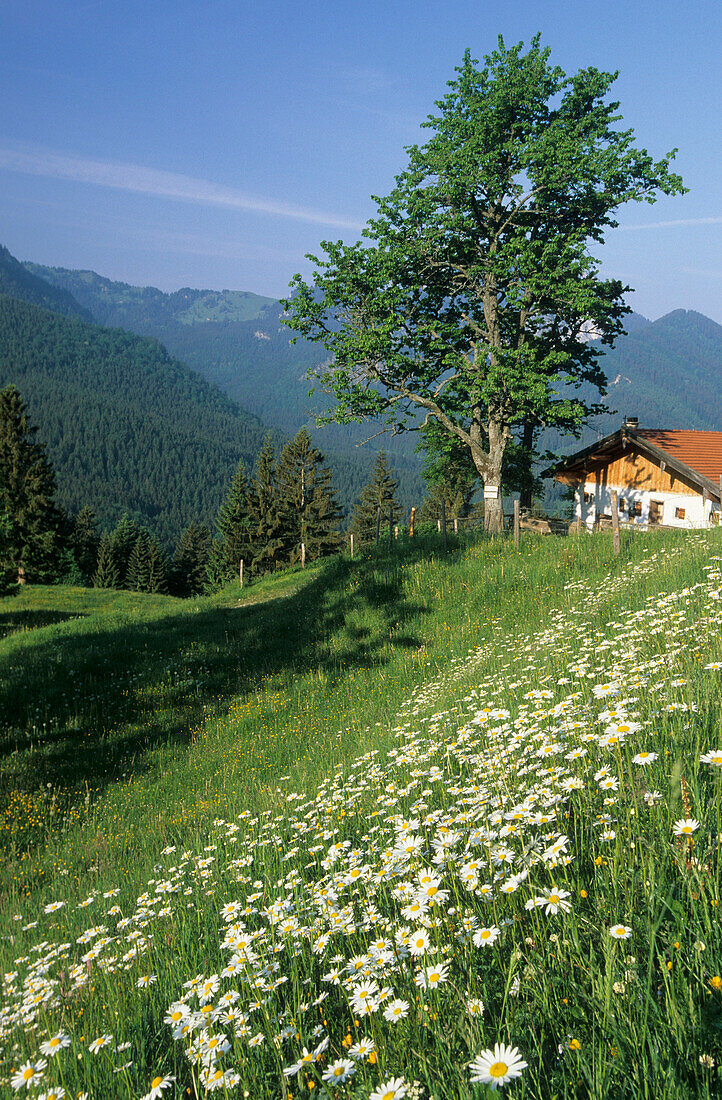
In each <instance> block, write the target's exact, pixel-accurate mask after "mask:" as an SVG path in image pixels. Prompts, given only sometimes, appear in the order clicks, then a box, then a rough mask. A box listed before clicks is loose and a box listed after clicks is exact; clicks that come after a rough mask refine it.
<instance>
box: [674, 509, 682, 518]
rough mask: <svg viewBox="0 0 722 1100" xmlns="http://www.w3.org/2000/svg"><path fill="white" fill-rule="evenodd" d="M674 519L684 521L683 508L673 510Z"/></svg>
mask: <svg viewBox="0 0 722 1100" xmlns="http://www.w3.org/2000/svg"><path fill="white" fill-rule="evenodd" d="M674 518H675V519H684V508H675V510H674Z"/></svg>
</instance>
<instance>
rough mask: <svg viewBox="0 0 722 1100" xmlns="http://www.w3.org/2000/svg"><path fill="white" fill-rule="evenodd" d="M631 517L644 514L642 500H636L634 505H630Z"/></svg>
mask: <svg viewBox="0 0 722 1100" xmlns="http://www.w3.org/2000/svg"><path fill="white" fill-rule="evenodd" d="M629 514H630V516H641V514H642V502H641V500H635V501H634V503H633V504H630V505H629Z"/></svg>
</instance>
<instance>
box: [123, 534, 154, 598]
mask: <svg viewBox="0 0 722 1100" xmlns="http://www.w3.org/2000/svg"><path fill="white" fill-rule="evenodd" d="M149 551H150V536H149V535H148V532H147V531H143V530H141V531H139V533H138V537H137V539H136V540H135V543H134V545H133V549H132V550H131V552H130V557H129V558H128V568H127V569H126V573H125V583H124V585H123V587H124V588H129V589H130V590H131V592H147V591H148V557H149Z"/></svg>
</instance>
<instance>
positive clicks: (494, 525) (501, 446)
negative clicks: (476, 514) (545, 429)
mask: <svg viewBox="0 0 722 1100" xmlns="http://www.w3.org/2000/svg"><path fill="white" fill-rule="evenodd" d="M508 438H509V430H508V429H507V428H504V427H502V426H501V425H500V424H499V423H498V422H496V421H494V420H493V419H492V418H491V417H489V452H488V454H485V453H484V451H482V450H481V449H479V450H478V451H477V450H476V448H473V449H472V452H471V453H472V457H473V459H474V465H475V466H476V469H477V470H478V472H479V474H480V475H481V479H482V481H483V483H484V529H485V530H486V531H489V532H490V533H491V534H498V533H499V532H501V531H503V530H504V510H503V504H502V499H501V467H502V461H503V459H504V451H505V450H506V442H507V439H508Z"/></svg>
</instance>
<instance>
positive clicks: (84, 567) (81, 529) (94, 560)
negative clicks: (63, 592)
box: [68, 507, 100, 584]
mask: <svg viewBox="0 0 722 1100" xmlns="http://www.w3.org/2000/svg"><path fill="white" fill-rule="evenodd" d="M68 542H69V547H70V550H71V552H72V555H73V557H74V559H75V562H76V565H77V567H78V570H79V572H80V575H81V577H82V580H83V584H88V582H89V581H90V579H91V578H92V576H93V574H94V573H95V570H96V568H97V564H98V551H99V549H100V536H99V535H98V528H97V518H96V515H95V512H94V511H93V509H92V508H87V507H86V508H81V510H80V511H79V512H78V514H77V516H73V517H72V519H71V521H70V532H69V536H68Z"/></svg>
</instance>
